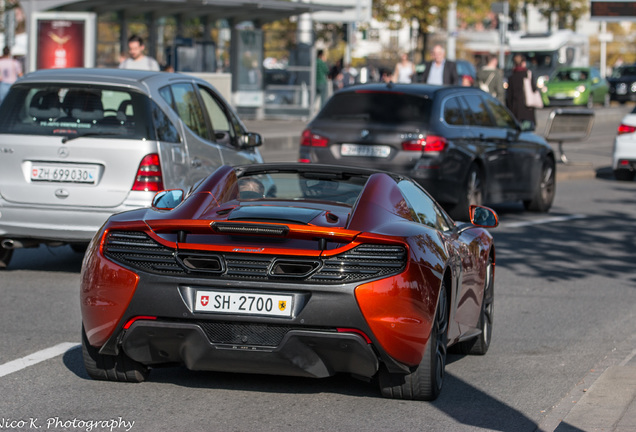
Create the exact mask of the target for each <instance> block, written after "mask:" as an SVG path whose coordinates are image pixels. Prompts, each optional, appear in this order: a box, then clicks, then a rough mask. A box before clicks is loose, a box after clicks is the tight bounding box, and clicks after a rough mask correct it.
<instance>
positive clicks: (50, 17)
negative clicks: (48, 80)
mask: <svg viewBox="0 0 636 432" xmlns="http://www.w3.org/2000/svg"><path fill="white" fill-rule="evenodd" d="M30 41H31V50H30V53H31V55H30V64H29V70H30V71H32V70H36V69H62V68H72V67H94V66H95V49H96V47H95V14H92V13H72V12H69V13H62V12H60V13H57V12H53V13H46V12H42V13H36V14H34V16H33V21H32V26H31V38H30Z"/></svg>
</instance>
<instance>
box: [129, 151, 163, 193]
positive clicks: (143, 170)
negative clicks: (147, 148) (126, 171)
mask: <svg viewBox="0 0 636 432" xmlns="http://www.w3.org/2000/svg"><path fill="white" fill-rule="evenodd" d="M162 189H163V176H162V175H161V164H160V163H159V155H158V154H156V153H152V154H149V155H146V156H145V157H144V158H143V159H142V160H141V163H140V164H139V168H138V169H137V176H135V184H133V187H132V190H134V191H151V192H158V191H160V190H162Z"/></svg>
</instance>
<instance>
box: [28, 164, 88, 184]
mask: <svg viewBox="0 0 636 432" xmlns="http://www.w3.org/2000/svg"><path fill="white" fill-rule="evenodd" d="M97 173H98V169H97V167H95V166H82V167H79V166H75V165H48V164H47V165H38V164H33V165H32V166H31V181H34V182H35V181H42V182H59V183H88V184H95V182H96V181H97Z"/></svg>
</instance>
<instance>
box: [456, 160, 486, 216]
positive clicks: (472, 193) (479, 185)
mask: <svg viewBox="0 0 636 432" xmlns="http://www.w3.org/2000/svg"><path fill="white" fill-rule="evenodd" d="M483 203H484V178H483V175H482V173H481V170H480V169H479V167H478V166H477V165H474V164H473V165H471V166H470V168H469V170H468V175H467V176H466V179H465V180H464V189H463V191H462V195H461V196H460V197H459V201H458V202H457V204H455V206H454V207H453V209H452V210H451V211H450V214H451V217H452V218H453V219H455V220H458V221H468V220H469V219H470V216H469V209H470V206H471V204H475V205H482V204H483Z"/></svg>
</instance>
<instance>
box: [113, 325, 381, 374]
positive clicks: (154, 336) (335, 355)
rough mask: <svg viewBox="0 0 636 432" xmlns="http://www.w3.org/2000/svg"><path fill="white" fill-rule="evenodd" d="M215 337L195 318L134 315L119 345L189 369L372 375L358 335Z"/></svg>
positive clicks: (148, 359)
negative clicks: (272, 340)
mask: <svg viewBox="0 0 636 432" xmlns="http://www.w3.org/2000/svg"><path fill="white" fill-rule="evenodd" d="M252 336H253V335H251V334H250V332H249V331H247V330H246V331H244V334H243V335H241V336H240V337H239V339H240V340H241V341H245V345H242V344H240V343H239V344H236V343H214V342H211V340H210V338H214V336H213V335H212V334H211V330H208V331H207V334H206V331H205V330H204V329H203V327H202V326H201V325H199V324H196V323H176V322H162V321H137V322H135V323H134V324H133V325H132V326H131V327H130V328H129V329H128V330H127V331H126V333H125V334H124V336H123V338H122V349H123V350H124V352H125V353H126V354H127V355H128V356H129V357H131V358H132V359H134V360H136V361H138V362H140V363H143V364H146V365H152V364H160V363H181V364H185V366H186V367H187V368H188V369H191V370H211V371H221V372H237V373H257V374H270V375H291V376H302V377H310V378H324V377H328V376H332V375H334V374H336V373H340V372H344V373H352V374H357V375H361V376H365V377H372V376H373V375H375V374H376V372H377V371H378V368H379V361H378V358H377V355H376V354H375V353H374V351H373V349H372V348H371V345H370V344H368V343H367V342H366V341H365V340H364V339H363V338H362V337H361V336H359V335H356V334H351V333H337V332H335V331H319V330H305V331H303V330H291V331H289V332H287V333H286V334H285V336H284V337H283V339H282V341H280V343H279V344H278V345H277V346H258V345H248V343H249V342H250V340H249V339H250V337H252Z"/></svg>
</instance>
